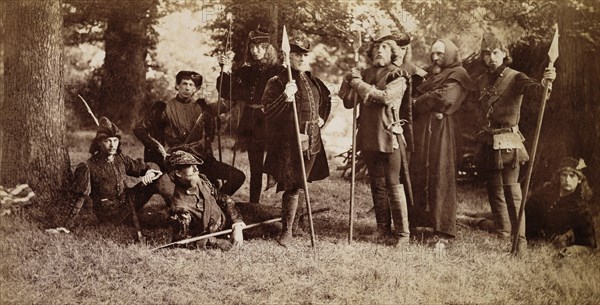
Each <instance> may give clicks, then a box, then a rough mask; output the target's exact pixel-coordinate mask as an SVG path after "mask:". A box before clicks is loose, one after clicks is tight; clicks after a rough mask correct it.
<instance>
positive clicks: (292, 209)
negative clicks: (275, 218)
mask: <svg viewBox="0 0 600 305" xmlns="http://www.w3.org/2000/svg"><path fill="white" fill-rule="evenodd" d="M297 208H298V194H297V193H295V194H294V193H293V192H291V191H284V192H283V196H282V200H281V235H279V239H278V240H277V242H278V243H279V244H280V245H282V246H284V247H286V246H287V245H288V244H289V243H290V242H291V241H292V232H293V229H292V227H293V226H294V218H295V216H296V209H297Z"/></svg>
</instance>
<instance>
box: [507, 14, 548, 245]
mask: <svg viewBox="0 0 600 305" xmlns="http://www.w3.org/2000/svg"><path fill="white" fill-rule="evenodd" d="M555 27H556V30H555V31H554V38H553V39H552V44H551V45H550V50H549V51H548V58H549V59H550V62H549V63H548V68H553V67H554V62H555V61H556V59H557V58H558V24H557V25H555ZM550 84H551V81H547V82H546V84H544V93H543V94H542V105H541V106H540V112H539V114H538V119H537V127H536V129H535V136H534V138H533V146H532V148H531V160H529V166H528V167H527V175H526V178H525V188H524V189H523V199H522V202H521V207H520V209H519V218H518V223H517V228H516V231H514V232H512V233H513V241H512V250H511V252H512V253H513V254H515V255H516V254H518V253H519V231H520V230H521V226H523V225H524V224H522V222H525V217H524V216H525V204H526V203H527V193H529V184H530V182H531V174H532V173H533V165H534V164H535V156H536V154H537V147H538V142H539V140H540V132H541V130H542V120H543V119H544V110H545V109H546V99H547V98H548V88H549V87H550Z"/></svg>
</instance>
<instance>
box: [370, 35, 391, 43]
mask: <svg viewBox="0 0 600 305" xmlns="http://www.w3.org/2000/svg"><path fill="white" fill-rule="evenodd" d="M396 39H397V37H394V35H385V36H381V37H376V38H375V39H373V42H384V41H386V40H393V41H396Z"/></svg>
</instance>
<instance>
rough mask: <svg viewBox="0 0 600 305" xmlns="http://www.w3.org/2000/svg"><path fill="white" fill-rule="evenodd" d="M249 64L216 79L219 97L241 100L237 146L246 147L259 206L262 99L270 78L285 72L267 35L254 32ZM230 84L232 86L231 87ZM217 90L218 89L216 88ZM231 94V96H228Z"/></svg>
mask: <svg viewBox="0 0 600 305" xmlns="http://www.w3.org/2000/svg"><path fill="white" fill-rule="evenodd" d="M248 40H249V47H248V49H249V53H250V56H251V59H250V62H249V63H246V64H244V65H243V66H242V67H240V68H239V69H237V70H234V71H233V72H232V74H231V75H230V74H229V73H224V74H223V79H221V77H220V76H219V78H218V79H217V86H218V84H221V82H222V84H223V90H222V91H223V92H221V96H222V97H223V98H225V99H231V100H234V101H242V103H243V104H242V105H243V106H242V115H241V118H240V121H239V122H240V124H239V126H238V129H237V133H238V134H237V136H238V138H237V145H236V146H237V147H245V148H246V149H247V151H248V161H249V163H250V202H251V203H259V202H260V193H261V188H262V175H263V172H264V169H263V167H264V159H265V152H266V149H267V148H266V144H267V143H266V122H265V114H264V112H263V105H262V96H263V93H264V91H265V87H266V85H267V82H268V81H269V79H271V78H272V77H273V76H275V75H277V74H279V73H281V71H283V70H284V68H283V66H282V65H280V64H279V62H278V59H277V51H275V48H273V46H272V45H271V43H270V38H269V33H267V32H264V31H261V30H260V29H257V30H256V31H252V32H250V34H249V35H248ZM219 64H220V65H228V60H227V57H226V56H221V57H219ZM230 84H231V86H230ZM217 90H218V88H217ZM230 93H231V95H233V96H229V95H230Z"/></svg>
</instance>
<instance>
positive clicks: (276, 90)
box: [262, 77, 292, 120]
mask: <svg viewBox="0 0 600 305" xmlns="http://www.w3.org/2000/svg"><path fill="white" fill-rule="evenodd" d="M284 89H285V88H284V87H283V84H282V83H281V82H280V81H279V78H278V77H273V78H271V79H270V80H269V82H268V83H267V87H266V88H265V93H264V94H263V98H262V104H263V106H264V110H265V115H266V116H267V118H268V119H271V120H272V119H277V118H279V117H280V116H281V115H283V114H285V113H289V112H291V110H292V103H288V102H286V100H287V95H286V94H285V93H284Z"/></svg>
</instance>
